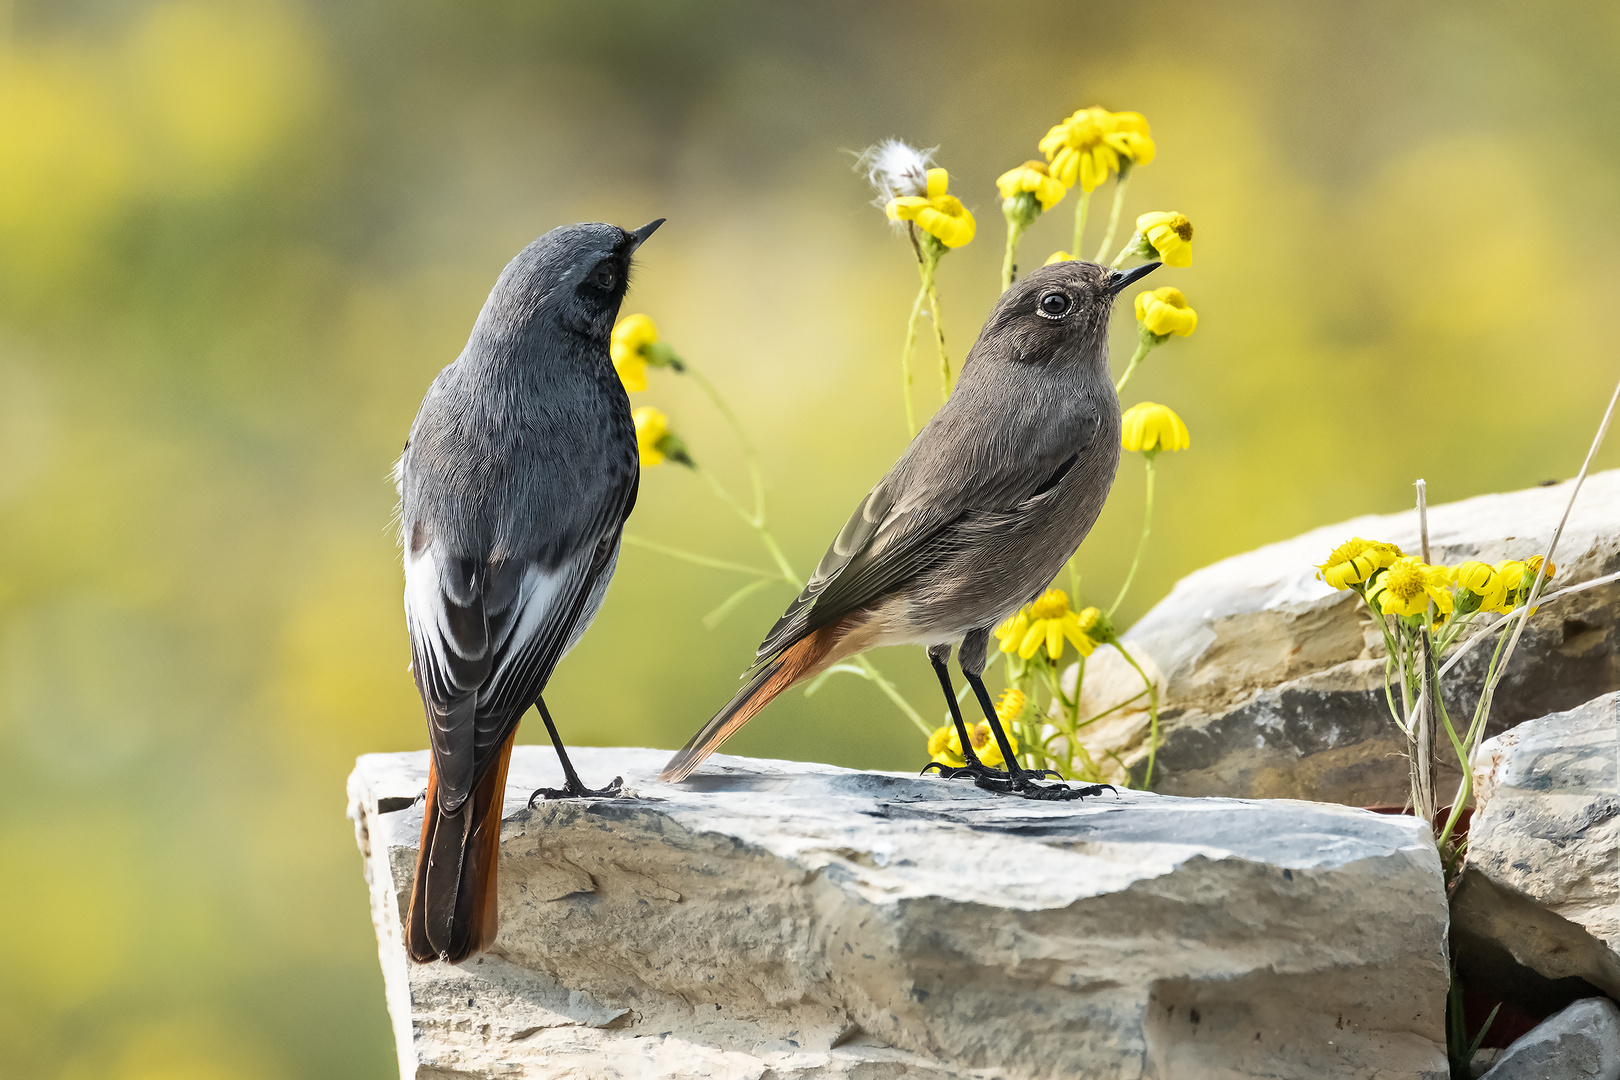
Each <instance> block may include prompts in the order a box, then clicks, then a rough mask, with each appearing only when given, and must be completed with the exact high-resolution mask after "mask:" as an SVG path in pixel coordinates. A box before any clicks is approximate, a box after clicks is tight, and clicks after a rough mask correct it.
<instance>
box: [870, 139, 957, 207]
mask: <svg viewBox="0 0 1620 1080" xmlns="http://www.w3.org/2000/svg"><path fill="white" fill-rule="evenodd" d="M937 149H939V148H938V147H937V146H936V147H932V148H930V149H928V150H918V149H917V148H916V147H914V146H910V145H908V144H906V143H903V142H901V141H900V140H899V139H884V140H883V141H882V142H880V143H878V144H877V145H876V146H869V147H867V148H866V149H865V150H864V151H862V152H861V155H860V157H858V158H856V159H855V171H856V172H858V173H862V174H864V175H865V176H866V180H867V182H868V183H869V184H871V185H872V188H873V190H875V191H876V192H877V198H876V199H874V200H873V201H872V203H873V205H874V206H887V205H888V203H889V200H890V199H898V198H900V197H901V196H903V195H926V194H928V170H929V168H930V167H932V166H933V164H934V151H935V150H937Z"/></svg>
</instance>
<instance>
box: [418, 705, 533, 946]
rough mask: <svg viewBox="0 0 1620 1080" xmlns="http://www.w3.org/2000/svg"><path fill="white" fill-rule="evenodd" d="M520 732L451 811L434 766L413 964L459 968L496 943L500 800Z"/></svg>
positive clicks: (424, 821) (421, 858) (420, 866)
mask: <svg viewBox="0 0 1620 1080" xmlns="http://www.w3.org/2000/svg"><path fill="white" fill-rule="evenodd" d="M516 738H517V731H516V730H515V729H514V730H513V732H512V734H511V735H508V736H507V737H506V742H505V744H504V745H502V746H501V753H500V756H499V757H498V758H497V759H496V760H495V761H494V762H493V763H492V764H491V765H490V768H489V771H488V772H487V773H485V774H484V778H483V779H482V780H480V781H479V782H478V786H477V787H475V788H473V791H472V794H471V795H469V796H468V797H467V801H466V802H464V803H462V804H461V807H460V809H458V810H457V811H456V812H455V813H453V814H447V813H445V812H444V811H443V810H442V809H440V807H439V798H438V796H439V777H438V774H437V773H436V772H435V771H434V769H433V767H432V765H431V764H430V765H429V766H428V787H427V801H426V803H425V805H424V806H423V809H422V847H421V850H420V851H418V852H417V854H416V883H415V884H414V885H413V886H412V887H411V910H410V918H409V920H408V921H407V922H406V924H405V939H406V940H405V944H406V948H407V949H409V951H410V954H411V959H412V960H415V961H416V962H417V963H421V964H425V963H427V962H429V961H431V960H446V961H449V962H450V963H452V964H459V963H461V962H462V961H464V960H466V959H468V958H469V957H473V956H477V955H478V954H479V953H481V952H483V951H484V950H485V949H487V948H489V947H490V945H492V944H494V942H495V932H496V930H497V929H498V928H499V922H498V920H497V918H496V911H495V867H496V864H497V863H499V862H500V843H501V803H502V801H503V799H504V796H505V794H506V769H507V766H508V765H510V764H511V763H512V742H513V740H514V739H516Z"/></svg>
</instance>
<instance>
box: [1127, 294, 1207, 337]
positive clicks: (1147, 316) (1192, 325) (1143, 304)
mask: <svg viewBox="0 0 1620 1080" xmlns="http://www.w3.org/2000/svg"><path fill="white" fill-rule="evenodd" d="M1136 317H1137V319H1138V320H1140V321H1141V323H1142V325H1143V326H1145V327H1146V328H1147V330H1148V333H1150V334H1155V335H1157V336H1158V337H1161V338H1162V337H1168V336H1169V335H1171V334H1179V335H1180V336H1182V337H1186V336H1187V335H1188V334H1191V333H1192V332H1193V331H1194V330H1196V329H1198V312H1196V311H1194V310H1193V309H1192V308H1190V307H1188V306H1187V298H1186V297H1185V296H1183V295H1182V293H1181V290H1180V289H1178V288H1176V287H1175V286H1174V285H1166V286H1165V287H1164V288H1162V289H1153V290H1151V291H1147V292H1139V293H1137V294H1136Z"/></svg>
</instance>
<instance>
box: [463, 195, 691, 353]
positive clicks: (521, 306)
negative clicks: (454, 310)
mask: <svg viewBox="0 0 1620 1080" xmlns="http://www.w3.org/2000/svg"><path fill="white" fill-rule="evenodd" d="M663 223H664V219H663V218H659V219H658V220H657V221H652V222H648V223H647V224H646V225H643V226H642V227H641V228H639V229H621V228H619V227H618V226H617V225H606V224H603V223H602V222H596V221H593V222H583V223H581V224H578V225H559V226H558V227H557V228H555V229H552V230H551V231H550V232H548V233H546V234H545V235H544V236H542V237H540V238H539V239H538V240H536V241H534V242H533V243H532V244H530V245H529V246H528V247H526V248H524V249H523V250H522V251H520V252H518V255H517V257H516V258H515V259H513V260H512V261H511V262H510V263H507V265H506V269H505V270H503V271H501V276H500V278H499V280H497V281H496V282H495V288H494V289H493V290H491V292H490V294H489V302H488V303H487V304H486V305H485V307H484V312H483V315H482V316H480V322H488V323H490V324H492V325H491V326H490V327H489V328H490V329H492V330H495V331H496V332H502V331H505V332H507V333H512V332H515V333H516V334H518V335H519V336H526V335H527V333H528V332H531V331H536V330H541V331H544V330H550V329H552V328H553V327H560V328H562V329H564V330H568V331H572V332H574V333H578V334H584V335H586V336H587V337H592V338H600V339H601V341H602V342H603V343H604V344H605V343H606V342H607V340H608V335H609V334H611V333H612V331H613V323H614V320H615V319H617V318H618V315H619V303H620V302H621V301H622V300H623V299H624V290H625V288H626V287H627V286H628V285H629V283H630V257H631V256H632V255H633V254H635V251H636V249H637V248H639V247H640V246H641V245H642V244H643V243H644V242H645V241H646V239H647V237H649V236H651V235H652V234H653V233H654V232H655V231H657V229H658V226H660V225H662V224H663Z"/></svg>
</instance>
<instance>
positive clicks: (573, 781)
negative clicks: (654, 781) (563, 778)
mask: <svg viewBox="0 0 1620 1080" xmlns="http://www.w3.org/2000/svg"><path fill="white" fill-rule="evenodd" d="M623 791H624V777H622V776H615V777H614V778H613V783H611V784H609V785H608V786H607V787H599V788H588V787H586V786H585V785H584V784H581V783H580V782H579V780H578V778H577V777H570V778H569V779H568V782H567V783H565V784H564V785H563V786H562V787H560V788H555V787H543V788H536V789H535V791H534V794H532V795H530V796H529V805H530V806H531V807H532V806H534V804H535V801H536V800H538V799H616V798H618V797H619V795H621V794H622V793H623Z"/></svg>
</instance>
